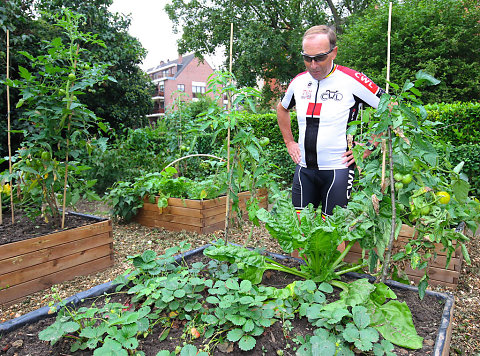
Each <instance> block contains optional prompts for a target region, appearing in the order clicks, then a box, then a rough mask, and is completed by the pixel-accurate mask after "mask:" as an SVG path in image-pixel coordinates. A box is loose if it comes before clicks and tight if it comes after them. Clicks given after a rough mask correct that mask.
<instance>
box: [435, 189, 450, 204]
mask: <svg viewBox="0 0 480 356" xmlns="http://www.w3.org/2000/svg"><path fill="white" fill-rule="evenodd" d="M435 195H436V196H437V198H438V201H439V202H440V203H441V204H448V202H449V201H450V194H448V193H447V192H444V191H441V192H437V193H435Z"/></svg>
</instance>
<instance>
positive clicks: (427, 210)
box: [420, 205, 430, 215]
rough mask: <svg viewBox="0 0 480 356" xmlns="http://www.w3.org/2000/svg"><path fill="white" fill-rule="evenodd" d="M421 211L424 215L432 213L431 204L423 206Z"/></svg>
mask: <svg viewBox="0 0 480 356" xmlns="http://www.w3.org/2000/svg"><path fill="white" fill-rule="evenodd" d="M420 212H421V213H422V215H428V214H429V213H430V205H424V206H422V208H421V209H420Z"/></svg>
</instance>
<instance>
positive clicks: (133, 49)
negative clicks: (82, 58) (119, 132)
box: [38, 0, 153, 129]
mask: <svg viewBox="0 0 480 356" xmlns="http://www.w3.org/2000/svg"><path fill="white" fill-rule="evenodd" d="M112 2H113V0H89V1H85V0H43V1H42V2H41V3H40V4H39V6H38V9H40V10H47V11H51V12H55V11H56V9H59V8H61V7H62V6H64V7H68V8H71V9H73V10H74V11H75V12H77V13H80V14H83V15H85V16H86V17H87V18H86V21H85V22H84V23H83V26H81V30H82V31H84V32H92V33H94V34H97V35H98V38H99V39H100V40H103V41H104V42H105V43H106V44H107V48H106V49H104V48H101V47H92V48H89V49H90V50H91V51H92V54H93V56H94V58H90V60H95V61H99V62H108V63H110V67H109V69H108V71H107V73H108V74H109V75H111V76H113V77H114V78H115V79H116V82H104V83H102V84H101V85H98V86H96V87H95V88H93V89H92V91H91V92H90V95H88V96H86V98H85V104H87V106H88V107H89V108H90V109H91V110H92V111H94V112H95V114H97V115H98V116H99V117H101V118H102V119H103V120H104V121H105V122H108V123H110V125H111V126H112V127H113V128H115V129H118V128H120V127H122V126H123V125H125V126H127V127H132V126H133V127H138V126H142V125H143V124H145V123H146V115H147V114H149V113H150V112H151V110H152V108H153V102H152V100H151V94H152V92H153V87H152V85H151V81H150V79H149V78H148V76H147V75H146V74H145V73H144V72H143V71H142V70H141V69H140V67H139V64H140V63H141V61H142V59H143V58H144V57H145V55H146V52H145V49H144V48H143V47H142V45H141V43H140V42H139V41H138V40H137V39H136V38H134V37H132V36H130V35H129V34H128V32H127V30H128V28H129V26H130V19H129V18H126V17H125V16H123V15H120V14H112V13H111V12H109V11H108V7H109V6H110V5H111V4H112Z"/></svg>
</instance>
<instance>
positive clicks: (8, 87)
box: [0, 30, 15, 224]
mask: <svg viewBox="0 0 480 356" xmlns="http://www.w3.org/2000/svg"><path fill="white" fill-rule="evenodd" d="M9 78H10V31H9V30H7V80H8V79H9ZM10 131H11V123H10V86H9V85H8V84H7V137H8V172H9V173H10V178H9V184H10V210H11V211H12V224H13V223H14V222H15V212H14V210H13V194H12V193H13V192H12V144H11V135H10ZM2 188H3V187H2ZM0 203H1V202H0ZM1 210H2V209H1V205H0V211H1Z"/></svg>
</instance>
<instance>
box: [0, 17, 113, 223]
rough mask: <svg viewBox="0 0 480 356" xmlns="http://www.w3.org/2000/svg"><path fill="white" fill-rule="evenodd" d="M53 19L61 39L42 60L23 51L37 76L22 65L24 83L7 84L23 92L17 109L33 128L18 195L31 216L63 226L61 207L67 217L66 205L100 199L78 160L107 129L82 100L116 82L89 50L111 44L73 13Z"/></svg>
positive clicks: (20, 160) (19, 168)
mask: <svg viewBox="0 0 480 356" xmlns="http://www.w3.org/2000/svg"><path fill="white" fill-rule="evenodd" d="M51 16H52V20H53V21H54V25H53V26H55V27H58V28H59V29H60V30H61V35H60V36H59V37H57V38H55V39H53V40H52V41H51V42H48V43H47V42H46V43H45V45H44V53H42V54H41V55H38V56H33V55H31V54H30V53H27V52H21V53H22V54H23V55H24V56H25V57H26V58H28V59H29V60H30V61H31V67H32V68H33V69H35V70H36V71H32V72H30V71H29V70H27V69H26V68H24V67H22V66H19V67H18V70H19V75H20V77H21V79H19V80H15V81H8V83H7V84H8V85H10V86H12V87H16V88H18V89H19V91H20V94H21V99H20V100H19V101H18V103H17V105H16V107H17V109H20V111H19V112H20V113H21V120H23V121H25V123H26V126H27V129H25V130H24V131H23V132H22V133H23V135H24V142H23V144H22V147H21V148H20V149H19V150H18V152H17V154H16V157H15V158H14V159H15V161H16V163H15V164H14V172H13V174H14V177H12V178H14V179H16V181H17V182H18V185H17V186H18V187H19V192H18V195H19V196H20V197H21V198H22V201H21V204H22V206H23V208H24V209H25V210H26V211H29V212H31V213H32V214H33V215H40V214H41V215H43V216H44V217H45V218H46V219H49V217H51V218H53V220H54V222H55V223H56V224H57V225H62V226H63V222H64V220H63V219H61V221H60V208H59V202H61V203H62V204H63V209H62V210H63V212H65V206H66V205H68V204H71V203H75V201H76V200H78V199H79V198H80V197H81V196H82V195H84V194H86V195H88V196H89V197H93V196H94V195H95V194H94V193H93V191H92V190H91V189H90V188H91V187H92V185H93V184H94V183H95V181H93V180H92V181H88V182H85V181H82V180H81V178H80V172H81V171H83V170H86V169H88V167H86V166H83V165H82V164H81V163H80V162H78V161H76V158H77V157H79V156H80V154H81V153H82V152H88V151H91V150H92V149H93V148H94V147H93V146H92V145H91V142H90V136H91V135H90V133H89V129H90V128H91V127H92V126H93V125H96V124H98V125H99V126H100V127H103V128H105V125H103V124H102V123H101V122H100V121H99V119H98V118H97V117H96V116H95V114H94V113H93V112H92V111H90V110H89V109H88V108H87V107H86V106H85V105H84V104H83V103H82V102H81V101H79V99H78V96H80V95H83V94H84V92H85V91H86V90H87V89H88V88H89V87H91V86H92V85H94V84H97V83H100V82H102V81H105V80H113V78H110V77H108V76H107V75H105V74H104V72H105V69H106V67H107V65H106V64H98V63H89V62H88V59H89V58H90V57H91V55H90V54H89V53H90V52H89V50H87V49H86V47H90V48H92V47H93V46H96V45H99V46H105V44H104V43H103V42H101V41H99V40H97V39H96V35H93V34H91V33H82V32H81V31H80V30H79V24H80V22H81V21H83V17H82V16H81V15H78V14H75V13H73V12H72V11H70V10H68V9H64V10H62V12H61V13H59V14H57V15H51ZM67 188H68V189H67Z"/></svg>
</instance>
